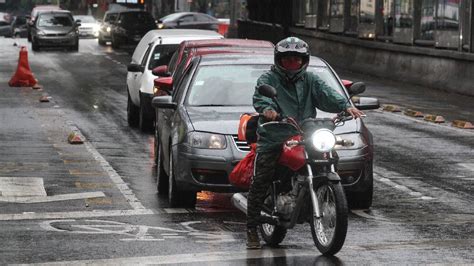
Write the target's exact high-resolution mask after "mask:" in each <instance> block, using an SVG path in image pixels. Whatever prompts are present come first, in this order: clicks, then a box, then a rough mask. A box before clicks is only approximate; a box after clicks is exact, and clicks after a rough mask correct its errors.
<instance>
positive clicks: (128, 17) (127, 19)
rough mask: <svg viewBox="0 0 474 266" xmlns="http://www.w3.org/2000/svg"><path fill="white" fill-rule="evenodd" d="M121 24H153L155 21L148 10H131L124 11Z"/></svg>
mask: <svg viewBox="0 0 474 266" xmlns="http://www.w3.org/2000/svg"><path fill="white" fill-rule="evenodd" d="M120 20H121V24H122V25H124V26H125V25H127V26H135V25H151V24H153V23H155V21H154V20H153V18H152V17H151V15H150V14H148V13H146V12H129V13H124V14H123V15H122V16H121V17H120Z"/></svg>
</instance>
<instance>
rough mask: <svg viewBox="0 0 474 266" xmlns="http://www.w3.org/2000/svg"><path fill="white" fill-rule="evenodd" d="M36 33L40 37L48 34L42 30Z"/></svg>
mask: <svg viewBox="0 0 474 266" xmlns="http://www.w3.org/2000/svg"><path fill="white" fill-rule="evenodd" d="M36 33H37V34H38V36H44V35H46V33H44V31H42V30H38V31H37V32H36Z"/></svg>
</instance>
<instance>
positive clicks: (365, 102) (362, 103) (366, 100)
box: [351, 96, 380, 110]
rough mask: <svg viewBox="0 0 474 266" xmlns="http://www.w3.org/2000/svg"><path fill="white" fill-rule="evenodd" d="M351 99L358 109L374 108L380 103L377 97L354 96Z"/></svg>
mask: <svg viewBox="0 0 474 266" xmlns="http://www.w3.org/2000/svg"><path fill="white" fill-rule="evenodd" d="M351 99H352V102H353V103H354V105H355V106H356V107H357V109H359V110H374V109H378V108H380V103H379V100H378V99H377V98H372V97H358V96H354V97H352V98H351Z"/></svg>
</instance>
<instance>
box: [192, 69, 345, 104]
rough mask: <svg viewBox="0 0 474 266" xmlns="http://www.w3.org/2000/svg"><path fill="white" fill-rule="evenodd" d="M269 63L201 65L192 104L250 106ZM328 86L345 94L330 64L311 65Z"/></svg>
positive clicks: (193, 85)
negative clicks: (256, 86) (261, 76)
mask: <svg viewBox="0 0 474 266" xmlns="http://www.w3.org/2000/svg"><path fill="white" fill-rule="evenodd" d="M269 69H270V65H215V66H203V67H200V68H199V70H198V72H197V74H196V75H195V78H194V80H193V82H192V84H191V87H190V89H189V91H188V96H187V99H186V104H187V105H190V106H249V105H252V96H253V94H254V91H255V85H256V82H257V79H258V78H259V77H260V75H262V74H263V73H264V72H266V71H268V70H269ZM308 71H310V72H313V73H315V74H316V75H317V76H318V77H320V78H321V79H322V80H323V81H324V82H326V84H327V85H328V86H330V87H331V88H333V89H334V90H336V91H337V92H338V93H339V94H341V95H344V97H346V96H345V93H344V92H343V89H342V87H341V85H340V84H339V81H338V80H337V79H336V78H335V76H334V75H333V74H332V72H331V71H330V70H329V69H328V68H327V67H308Z"/></svg>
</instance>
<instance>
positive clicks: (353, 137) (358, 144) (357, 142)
mask: <svg viewBox="0 0 474 266" xmlns="http://www.w3.org/2000/svg"><path fill="white" fill-rule="evenodd" d="M336 138H337V139H339V138H340V139H345V140H350V141H352V143H354V145H351V146H342V145H336V147H335V148H336V150H356V149H360V148H363V147H365V146H367V145H368V144H367V141H366V140H365V139H364V138H362V134H359V133H352V134H341V135H337V137H336Z"/></svg>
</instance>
